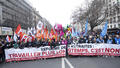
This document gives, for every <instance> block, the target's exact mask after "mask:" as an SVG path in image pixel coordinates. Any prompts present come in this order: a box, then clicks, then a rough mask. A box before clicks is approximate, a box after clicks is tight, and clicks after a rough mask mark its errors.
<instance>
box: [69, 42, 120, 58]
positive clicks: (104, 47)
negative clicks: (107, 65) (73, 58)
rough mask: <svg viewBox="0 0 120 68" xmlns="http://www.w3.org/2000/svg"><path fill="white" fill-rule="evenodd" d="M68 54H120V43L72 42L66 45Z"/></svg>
mask: <svg viewBox="0 0 120 68" xmlns="http://www.w3.org/2000/svg"><path fill="white" fill-rule="evenodd" d="M68 54H69V55H80V56H96V55H108V56H120V45H115V44H72V45H69V46H68Z"/></svg>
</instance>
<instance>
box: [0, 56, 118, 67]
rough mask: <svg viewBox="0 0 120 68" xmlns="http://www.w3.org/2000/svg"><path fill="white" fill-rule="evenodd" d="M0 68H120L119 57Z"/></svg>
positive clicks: (79, 59) (34, 63)
mask: <svg viewBox="0 0 120 68" xmlns="http://www.w3.org/2000/svg"><path fill="white" fill-rule="evenodd" d="M0 68H120V57H107V58H106V57H69V58H54V59H46V60H35V61H24V62H23V61H22V62H10V63H1V64H0Z"/></svg>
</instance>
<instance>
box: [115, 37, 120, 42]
mask: <svg viewBox="0 0 120 68" xmlns="http://www.w3.org/2000/svg"><path fill="white" fill-rule="evenodd" d="M115 44H120V37H119V35H116V37H115Z"/></svg>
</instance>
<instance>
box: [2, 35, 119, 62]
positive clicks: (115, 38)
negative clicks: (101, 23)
mask: <svg viewBox="0 0 120 68" xmlns="http://www.w3.org/2000/svg"><path fill="white" fill-rule="evenodd" d="M72 43H78V44H81V43H107V44H120V35H118V34H117V35H106V36H104V37H100V35H88V36H82V35H81V36H80V37H70V36H67V37H66V38H65V37H61V38H59V39H58V40H55V39H52V40H49V39H47V40H45V39H39V40H37V39H35V40H34V41H28V42H27V43H24V42H20V40H19V39H18V40H17V42H15V41H13V40H11V42H7V41H6V40H5V39H1V40H0V61H2V60H4V54H3V53H4V49H9V48H20V49H23V48H24V47H37V48H38V47H44V46H50V47H51V48H54V47H56V46H59V45H69V44H72Z"/></svg>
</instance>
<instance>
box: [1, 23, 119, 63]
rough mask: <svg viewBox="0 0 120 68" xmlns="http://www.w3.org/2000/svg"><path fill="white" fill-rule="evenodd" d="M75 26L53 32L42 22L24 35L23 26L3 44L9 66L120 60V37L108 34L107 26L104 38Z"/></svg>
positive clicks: (57, 27) (103, 33)
mask: <svg viewBox="0 0 120 68" xmlns="http://www.w3.org/2000/svg"><path fill="white" fill-rule="evenodd" d="M87 24H88V22H87V23H86V26H85V28H86V30H85V32H80V31H79V30H76V28H75V27H74V26H71V25H67V27H66V28H63V27H62V24H56V25H55V26H54V28H52V29H51V31H48V28H47V27H45V26H44V24H43V23H42V22H39V23H38V25H37V28H31V29H30V28H28V32H27V34H25V33H24V32H22V28H21V25H20V24H19V25H18V27H17V28H16V31H15V32H14V36H11V37H10V36H8V35H7V37H6V40H1V45H2V47H3V48H2V49H3V50H4V51H3V53H4V54H2V56H4V57H3V58H4V60H5V61H6V62H11V61H24V60H37V59H46V58H56V57H65V56H66V55H72V56H103V55H106V56H120V33H118V34H112V35H110V34H107V28H106V26H107V22H106V24H105V27H104V28H103V30H102V32H101V33H100V34H97V33H94V34H91V35H88V31H87Z"/></svg>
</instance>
